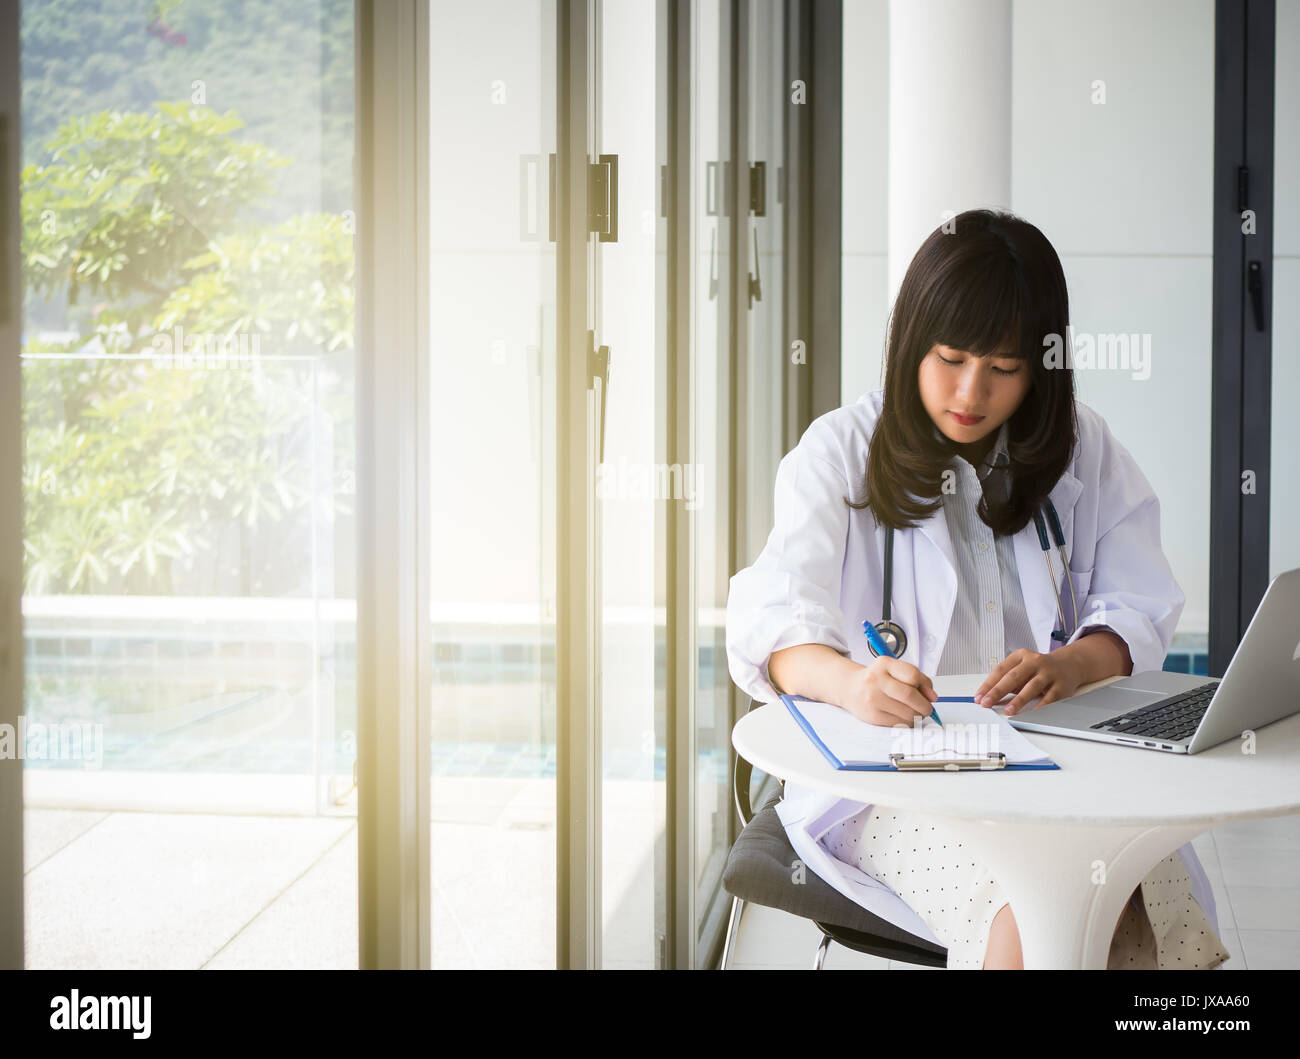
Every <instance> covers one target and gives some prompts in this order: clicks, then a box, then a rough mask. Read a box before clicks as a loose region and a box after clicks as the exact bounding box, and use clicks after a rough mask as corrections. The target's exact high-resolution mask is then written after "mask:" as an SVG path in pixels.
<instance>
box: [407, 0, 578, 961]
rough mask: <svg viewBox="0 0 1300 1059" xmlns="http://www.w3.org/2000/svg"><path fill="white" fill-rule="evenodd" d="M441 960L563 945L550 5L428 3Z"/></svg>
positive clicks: (506, 957)
mask: <svg viewBox="0 0 1300 1059" xmlns="http://www.w3.org/2000/svg"><path fill="white" fill-rule="evenodd" d="M429 35H430V39H429V50H430V61H429V76H430V83H429V115H430V117H429V120H430V136H429V143H430V153H431V157H430V159H429V174H430V177H429V181H430V186H429V206H430V219H429V228H430V255H431V262H430V289H429V292H428V296H429V307H430V311H429V328H430V334H429V348H430V356H431V363H430V370H429V380H430V385H429V392H428V394H427V395H426V396H427V399H428V400H429V402H430V444H431V450H430V454H429V455H430V467H431V473H432V489H431V496H432V510H431V511H430V512H429V517H430V521H431V528H432V540H431V544H432V554H431V555H430V557H429V561H430V564H431V570H432V623H433V683H434V686H433V700H432V701H433V739H432V745H431V747H430V753H431V754H432V756H433V761H432V769H433V780H432V785H433V798H432V812H433V819H432V873H433V876H432V877H433V885H432V903H433V909H432V924H433V925H432V929H433V938H432V951H433V966H434V967H438V968H444V967H464V968H486V967H528V968H545V967H554V966H555V962H556V948H555V938H556V729H555V725H556V696H555V653H556V599H555V576H556V575H555V555H556V539H555V499H556V478H555V475H556V456H555V437H556V427H555V418H554V412H553V410H554V408H555V400H556V398H555V371H556V368H555V365H556V350H555V312H556V294H555V291H556V274H555V268H556V263H555V245H556V244H555V242H554V239H555V232H554V224H555V217H554V213H553V197H552V196H553V194H554V185H553V181H554V179H555V178H554V176H553V173H554V169H553V166H554V161H555V150H556V146H555V143H556V139H555V128H556V124H555V123H556V95H555V86H556V69H555V59H556V8H555V3H554V2H553V0H541V2H536V3H519V2H517V0H493V2H488V3H476V4H455V3H450V2H436V3H434V4H433V5H432V7H431V9H430V14H429Z"/></svg>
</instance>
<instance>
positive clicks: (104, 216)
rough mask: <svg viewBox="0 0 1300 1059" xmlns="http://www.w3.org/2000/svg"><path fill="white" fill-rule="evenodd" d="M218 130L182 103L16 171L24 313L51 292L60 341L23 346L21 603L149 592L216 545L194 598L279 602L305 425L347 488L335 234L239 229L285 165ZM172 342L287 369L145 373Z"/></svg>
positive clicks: (329, 221) (328, 218)
mask: <svg viewBox="0 0 1300 1059" xmlns="http://www.w3.org/2000/svg"><path fill="white" fill-rule="evenodd" d="M240 128H241V123H240V121H239V119H238V118H237V117H236V116H235V115H234V114H232V113H226V114H222V115H218V114H216V113H213V112H212V111H210V110H208V109H205V108H192V107H190V106H189V105H188V104H187V103H184V102H182V103H160V104H157V105H156V112H155V113H153V114H140V113H122V112H117V111H105V112H102V113H99V114H95V115H92V116H86V117H80V118H74V119H71V120H69V121H67V122H65V123H64V124H63V125H62V126H60V128H59V129H58V132H57V133H56V135H55V136H54V137H53V138H52V139H51V140H50V141H49V142H48V144H47V145H46V146H47V152H48V161H46V162H44V163H43V164H32V165H28V166H27V167H25V168H24V170H23V174H22V217H23V247H22V250H23V259H24V265H25V273H26V280H27V289H28V297H29V300H37V299H42V298H45V299H48V298H51V297H58V295H59V293H60V292H63V291H66V301H67V306H68V309H67V319H68V320H69V323H70V325H71V328H70V329H71V335H70V336H60V337H58V338H49V337H46V338H41V337H39V336H30V337H28V338H27V339H26V341H25V342H24V353H25V354H26V355H27V357H26V359H25V361H24V410H23V417H24V428H25V433H26V450H25V477H26V485H27V488H26V494H25V498H26V534H25V546H26V586H27V591H29V592H33V593H52V592H130V593H144V594H163V595H167V594H171V593H172V592H173V590H174V589H173V583H172V574H173V566H172V564H173V562H174V561H175V560H177V559H179V558H181V557H184V556H196V555H200V554H208V555H209V556H210V557H211V556H212V555H213V554H214V549H215V548H216V546H217V544H218V541H219V539H221V538H223V537H225V538H229V537H231V536H232V535H233V537H234V539H235V540H236V541H237V543H238V547H237V548H235V549H234V554H233V557H232V558H230V559H227V560H224V562H222V563H221V564H220V565H219V566H218V567H215V568H214V570H213V573H212V581H213V583H214V584H221V585H226V586H231V585H233V586H235V588H236V590H238V591H239V592H241V593H245V594H263V593H266V594H283V593H292V592H293V591H295V589H296V588H297V587H299V583H300V582H301V581H302V580H303V578H302V577H301V576H300V572H299V571H296V570H294V569H292V568H291V567H289V566H287V565H286V564H284V563H282V562H280V563H277V562H276V561H275V558H276V556H277V555H279V554H282V552H283V550H284V549H283V548H277V547H273V545H274V544H275V543H276V542H277V541H280V542H281V543H282V542H283V538H284V537H285V536H287V535H291V536H296V537H298V538H302V539H305V536H306V534H307V533H308V532H310V519H311V514H312V513H311V510H310V503H309V501H310V491H311V488H310V486H311V483H310V474H309V471H310V468H309V466H308V463H309V461H310V455H311V453H310V450H309V445H308V439H309V437H310V430H311V426H312V424H313V419H314V420H315V422H316V424H317V426H318V427H319V426H320V424H321V423H322V421H324V422H325V424H326V425H327V426H328V427H329V429H331V430H332V431H334V433H335V443H334V445H333V446H331V452H332V453H337V454H338V455H337V458H338V459H339V460H340V461H343V465H341V466H338V467H334V466H330V467H328V468H326V473H327V474H329V475H331V476H338V475H344V476H348V477H350V474H351V466H350V459H351V453H352V451H353V450H352V445H351V430H352V425H351V414H352V413H351V400H350V397H351V394H350V389H349V388H347V387H342V388H340V386H339V382H340V380H346V379H348V378H350V375H351V366H352V350H351V341H352V339H351V336H352V320H353V293H352V291H353V287H352V283H353V251H352V235H351V232H350V225H348V224H347V223H346V222H345V219H344V218H343V217H340V216H338V215H333V214H322V213H308V214H298V215H295V216H293V217H291V218H289V219H288V220H287V221H285V222H283V223H281V224H278V225H269V224H265V223H260V222H257V221H254V220H249V219H248V218H249V217H250V216H253V215H255V213H256V210H255V207H256V205H257V204H258V203H259V201H261V200H262V199H264V198H265V196H266V195H268V194H269V193H270V192H271V190H272V188H273V187H274V180H273V173H274V170H275V169H276V168H277V167H279V166H281V165H283V164H285V160H284V159H283V158H281V157H279V156H278V155H277V154H276V153H275V152H273V151H271V150H269V149H268V148H266V147H264V146H261V145H258V144H251V143H247V142H241V141H239V140H238V139H236V138H235V134H236V133H237V132H238V130H239V129H240ZM177 328H180V331H179V332H178V331H177ZM177 334H183V335H186V336H189V337H188V338H186V339H185V340H184V345H185V347H186V349H185V350H172V351H173V352H182V351H190V350H192V349H193V348H194V343H195V342H196V341H198V342H201V343H203V345H204V346H205V348H207V349H209V350H211V349H212V347H213V345H214V339H215V342H216V344H219V343H221V342H222V341H226V340H230V339H233V338H237V337H241V338H242V341H243V348H244V349H245V350H248V349H249V348H250V347H255V348H256V351H257V352H258V353H259V354H260V356H272V357H276V358H281V357H299V358H302V359H299V360H291V361H288V362H282V361H278V360H273V361H261V360H255V361H254V363H253V364H252V365H251V366H242V367H241V366H238V365H236V366H230V365H229V364H227V365H225V366H223V367H218V368H217V369H216V370H213V369H212V368H211V367H210V366H209V367H202V366H200V367H189V368H185V367H180V368H178V367H166V366H161V365H162V364H163V363H165V362H163V361H160V360H155V359H154V358H155V356H156V355H157V353H158V352H159V349H160V348H170V347H169V346H168V343H171V345H172V346H174V344H175V343H174V338H173V336H175V335H177ZM205 336H206V337H205ZM313 372H314V373H315V375H314V378H315V382H316V391H317V393H316V395H315V396H313V392H312V391H313V388H312V379H313ZM325 489H326V490H328V486H326V487H325ZM329 491H330V492H332V490H329ZM317 514H318V515H319V512H318V513H317ZM272 534H274V535H275V536H272ZM259 544H260V547H259ZM226 551H229V549H226ZM222 554H224V553H222ZM259 556H260V558H259ZM228 590H229V589H228Z"/></svg>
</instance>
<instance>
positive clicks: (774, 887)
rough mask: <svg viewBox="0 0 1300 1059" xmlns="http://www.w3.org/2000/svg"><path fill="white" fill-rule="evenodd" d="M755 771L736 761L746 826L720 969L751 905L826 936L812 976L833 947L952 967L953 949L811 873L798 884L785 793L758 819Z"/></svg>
mask: <svg viewBox="0 0 1300 1059" xmlns="http://www.w3.org/2000/svg"><path fill="white" fill-rule="evenodd" d="M761 705H763V704H762V703H760V702H757V701H756V700H751V702H750V704H749V708H750V709H751V710H752V709H753V708H754V707H755V706H761ZM753 771H754V767H753V765H751V764H750V763H749V762H748V761H746V760H745V759H744V758H742V757H741V756H740V755H739V754H737V755H736V765H735V769H734V770H733V772H732V788H733V791H734V794H735V798H736V811H737V812H738V813H739V814H740V820H741V823H742V824H743V825H744V827H743V830H742V831H741V833H740V835H739V836H738V837H737V838H736V842H735V844H734V845H733V846H732V847H731V852H730V853H729V854H728V855H727V864H726V867H725V868H724V869H723V872H722V886H723V889H725V890H726V891H727V893H729V894H731V916H730V918H729V919H728V921H727V939H726V942H725V944H724V945H723V949H722V969H723V970H726V968H727V962H728V960H729V959H730V956H731V945H732V941H733V939H734V937H735V931H736V927H737V925H738V924H739V922H740V915H741V912H742V911H743V909H744V906H745V902H746V901H752V902H754V903H755V904H760V905H768V906H769V907H772V908H779V909H781V910H782V911H784V912H789V913H790V914H791V915H796V916H801V917H803V918H804V919H811V920H812V921H813V924H814V925H815V926H816V927H817V929H818V930H820V931H821V933H822V940H821V943H820V944H819V945H818V946H817V955H816V957H815V958H814V960H813V970H817V971H819V970H821V967H822V963H823V961H824V960H825V958H826V952H827V950H828V949H829V948H830V944H831V942H833V941H835V942H839V944H841V945H843V946H845V947H846V948H850V949H852V950H853V951H854V952H864V953H867V954H868V955H870V956H882V957H884V958H885V959H888V960H897V961H899V962H900V963H912V964H919V965H921V966H924V967H946V966H947V962H948V950H947V949H945V948H943V947H941V946H938V945H935V944H934V943H933V942H930V941H926V940H925V939H924V938H919V937H917V936H916V935H915V934H911V933H909V932H908V931H905V930H903V929H902V928H901V927H897V926H895V925H894V924H893V923H890V922H889V921H888V920H884V919H881V918H880V917H879V916H875V915H872V914H871V913H870V912H868V911H867V910H866V909H865V908H863V907H862V906H861V905H859V904H858V903H857V902H855V901H851V900H849V898H847V897H845V896H844V895H843V894H842V893H840V892H839V891H838V890H836V889H835V888H834V887H833V886H831V885H830V883H828V882H826V881H825V880H824V879H821V878H819V877H818V876H817V875H815V874H813V873H812V872H811V871H809V872H807V873H806V879H805V881H803V882H802V883H799V884H796V883H795V882H794V881H793V880H792V879H791V877H790V874H791V873H790V865H791V864H792V863H793V862H794V861H795V859H796V858H797V854H796V853H795V851H794V847H793V846H792V845H791V844H790V839H789V838H788V837H787V835H786V833H785V827H784V826H783V825H782V823H781V818H780V817H779V816H777V814H776V803H777V802H778V801H780V799H781V794H780V792H777V793H775V794H773V795H772V797H770V798H769V799H767V801H766V802H765V803H764V805H763V807H762V808H761V809H760V810H759V811H758V812H757V813H755V812H754V811H753V808H752V806H751V805H750V796H749V787H750V781H751V779H752V778H753ZM782 785H783V786H784V781H782Z"/></svg>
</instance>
